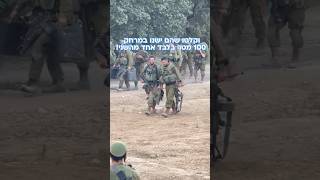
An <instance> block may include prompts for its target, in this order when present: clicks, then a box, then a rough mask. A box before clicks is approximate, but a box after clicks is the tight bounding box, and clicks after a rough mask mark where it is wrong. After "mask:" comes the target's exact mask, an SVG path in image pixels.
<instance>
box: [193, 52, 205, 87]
mask: <svg viewBox="0 0 320 180" xmlns="http://www.w3.org/2000/svg"><path fill="white" fill-rule="evenodd" d="M201 53H202V52H200V51H199V50H196V51H195V53H194V56H193V61H194V78H195V80H197V78H198V71H199V70H200V73H201V81H203V79H204V76H205V71H206V57H203V56H202V54H201Z"/></svg>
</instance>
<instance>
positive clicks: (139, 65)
mask: <svg viewBox="0 0 320 180" xmlns="http://www.w3.org/2000/svg"><path fill="white" fill-rule="evenodd" d="M147 58H148V53H147V52H146V51H143V50H139V51H138V52H137V53H136V54H135V56H134V67H135V68H136V73H137V81H135V85H136V86H137V85H138V80H139V79H140V76H141V72H142V71H143V68H144V65H145V62H146V59H147Z"/></svg>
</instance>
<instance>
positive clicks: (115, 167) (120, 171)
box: [110, 142, 140, 180]
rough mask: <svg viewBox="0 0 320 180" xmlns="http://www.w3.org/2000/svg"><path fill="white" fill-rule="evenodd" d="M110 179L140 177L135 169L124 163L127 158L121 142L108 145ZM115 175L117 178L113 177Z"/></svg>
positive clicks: (125, 148) (136, 178)
mask: <svg viewBox="0 0 320 180" xmlns="http://www.w3.org/2000/svg"><path fill="white" fill-rule="evenodd" d="M110 157H111V165H110V179H111V180H117V179H120V180H123V179H131V180H139V179H140V177H139V176H138V174H137V173H136V172H135V170H134V169H133V168H132V167H131V166H130V165H126V164H125V162H126V159H127V147H126V145H125V144H124V143H122V142H114V143H113V144H112V145H111V147H110ZM115 175H116V176H117V178H116V177H115Z"/></svg>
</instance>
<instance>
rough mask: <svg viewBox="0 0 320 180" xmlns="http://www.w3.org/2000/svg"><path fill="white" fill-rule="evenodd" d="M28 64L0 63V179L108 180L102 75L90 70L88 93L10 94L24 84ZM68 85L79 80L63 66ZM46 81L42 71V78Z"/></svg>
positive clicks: (18, 61)
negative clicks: (16, 87)
mask: <svg viewBox="0 0 320 180" xmlns="http://www.w3.org/2000/svg"><path fill="white" fill-rule="evenodd" d="M28 68H29V62H28V61H25V62H24V60H22V59H3V57H2V58H1V68H0V86H1V90H0V137H1V138H0V147H1V148H0V179H3V180H15V179H26V180H29V179H30V180H31V179H32V180H42V179H48V180H51V179H52V180H57V179H68V180H69V179H70V180H72V179H74V180H76V179H77V180H79V179H92V180H96V179H101V180H105V179H106V175H107V168H106V165H107V156H106V155H107V154H106V147H107V145H106V141H107V129H106V107H105V106H104V105H105V101H106V99H105V93H106V92H105V90H104V87H103V84H102V83H103V72H101V73H100V70H99V69H98V67H96V66H95V64H93V65H92V69H91V70H90V79H91V80H92V82H91V85H92V90H91V91H75V92H67V93H59V94H42V95H38V96H35V97H28V96H25V95H26V94H23V93H21V92H20V91H17V90H14V87H15V85H16V84H17V83H18V84H19V83H20V82H23V81H25V80H26V75H27V74H28ZM63 68H64V71H65V75H66V85H67V86H71V85H72V84H73V83H75V82H76V81H77V70H76V68H75V66H74V65H73V64H64V65H63ZM41 81H42V83H43V84H47V83H48V82H50V81H49V78H48V73H47V71H46V70H45V71H44V72H43V77H42V79H41Z"/></svg>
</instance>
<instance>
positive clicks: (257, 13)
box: [230, 0, 267, 43]
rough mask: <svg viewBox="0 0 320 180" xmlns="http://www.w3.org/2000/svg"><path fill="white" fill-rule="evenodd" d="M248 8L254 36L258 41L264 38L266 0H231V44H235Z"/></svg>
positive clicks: (238, 38)
mask: <svg viewBox="0 0 320 180" xmlns="http://www.w3.org/2000/svg"><path fill="white" fill-rule="evenodd" d="M248 8H250V14H251V19H252V24H253V26H254V28H255V36H256V38H257V39H258V40H264V39H265V37H266V23H265V20H264V16H265V13H266V8H267V2H266V0H231V14H230V26H231V27H230V28H231V35H232V36H231V37H232V42H234V43H237V42H238V41H239V40H240V35H241V33H242V29H243V26H244V23H245V18H246V12H247V9H248Z"/></svg>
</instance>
